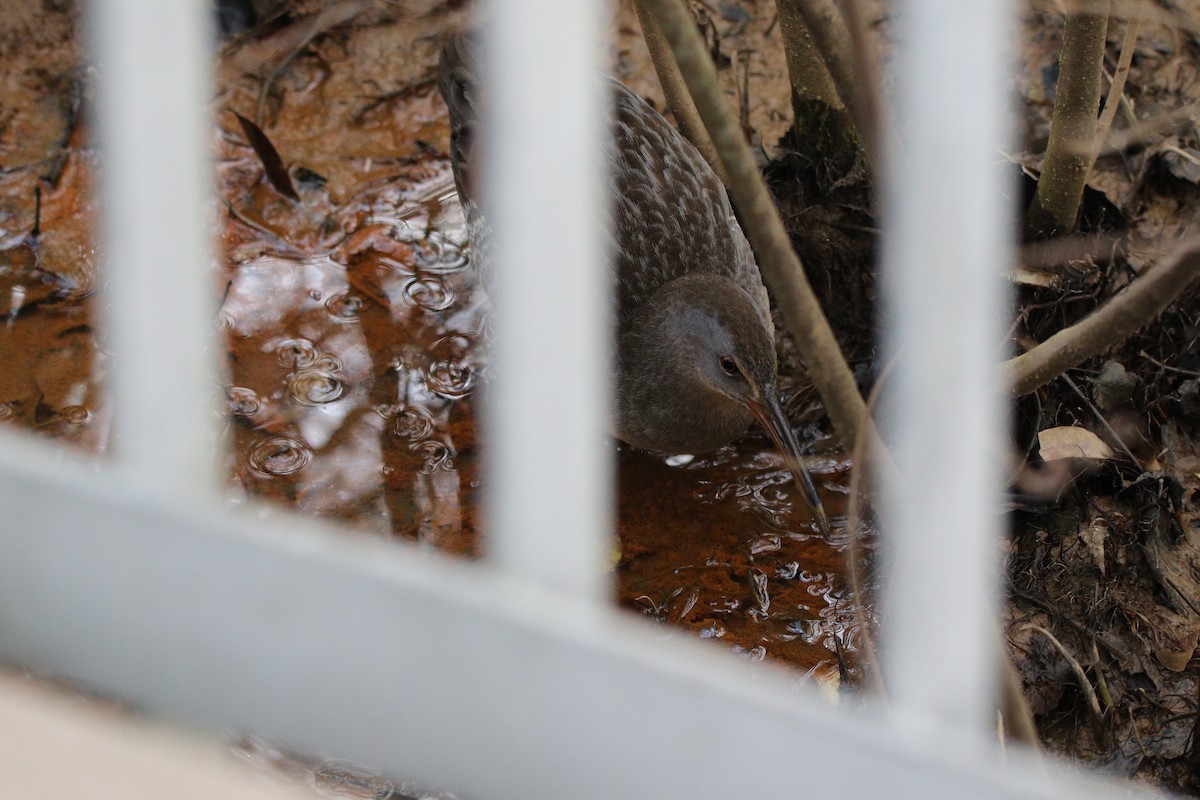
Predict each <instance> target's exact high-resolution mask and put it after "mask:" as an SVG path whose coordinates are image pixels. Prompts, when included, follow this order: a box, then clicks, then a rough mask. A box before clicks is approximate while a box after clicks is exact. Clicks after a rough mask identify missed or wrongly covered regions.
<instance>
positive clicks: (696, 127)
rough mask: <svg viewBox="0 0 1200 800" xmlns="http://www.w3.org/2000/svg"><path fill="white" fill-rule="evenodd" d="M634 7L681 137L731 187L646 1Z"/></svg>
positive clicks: (635, 4) (635, 3) (638, 1)
mask: <svg viewBox="0 0 1200 800" xmlns="http://www.w3.org/2000/svg"><path fill="white" fill-rule="evenodd" d="M633 6H634V9H635V10H636V11H637V17H638V22H640V23H641V25H642V38H644V39H645V40H646V47H647V48H648V49H649V50H650V60H651V61H653V62H654V71H655V72H656V73H657V74H658V83H659V85H660V86H662V90H663V95H664V96H666V98H667V105H668V106H669V107H670V109H671V113H672V114H674V115H675V123H676V124H677V125H678V126H679V131H680V133H682V134H683V135H684V137H685V138H687V140H688V141H689V142H691V143H692V144H693V145H695V147H696V149H697V150H699V151H700V155H701V156H703V157H704V160H705V161H707V162H708V165H709V166H710V167H712V168H713V171H714V172H716V173H717V177H719V178H720V179H721V182H722V183H725V184H728V183H729V180H728V179H727V178H726V177H725V165H724V164H722V163H721V159H720V158H718V157H717V151H716V148H715V147H713V143H712V139H710V138H709V136H708V131H707V130H705V128H704V122H703V120H701V119H700V115H699V114H698V113H697V112H696V104H695V103H693V102H692V96H691V95H690V94H688V90H687V84H685V83H684V81H683V75H681V74H680V73H679V65H678V64H676V63H675V57H674V56H672V55H671V46H670V45H669V44H667V40H666V39H665V38H663V34H662V30H661V29H660V28H659V27H658V23H657V22H655V20H654V16H653V15H652V14H650V13H649V12H648V11H647V10H646V1H645V0H634V4H633Z"/></svg>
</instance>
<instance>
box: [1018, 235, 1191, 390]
mask: <svg viewBox="0 0 1200 800" xmlns="http://www.w3.org/2000/svg"><path fill="white" fill-rule="evenodd" d="M1198 275H1200V236H1193V237H1190V238H1187V239H1184V240H1183V241H1182V242H1181V243H1179V244H1178V245H1176V247H1175V249H1174V250H1173V251H1172V252H1171V254H1170V255H1168V256H1167V257H1166V258H1164V259H1161V260H1160V261H1159V262H1158V263H1156V264H1154V265H1153V266H1151V267H1149V268H1148V269H1147V270H1146V271H1145V272H1144V273H1143V274H1142V275H1141V277H1139V278H1137V279H1136V280H1134V281H1133V282H1132V283H1131V284H1129V286H1128V287H1126V288H1125V290H1124V291H1122V292H1120V293H1119V294H1117V295H1115V296H1113V297H1112V298H1111V299H1109V301H1108V302H1107V303H1105V304H1104V305H1103V306H1101V307H1100V308H1098V309H1096V310H1095V311H1093V312H1092V313H1091V314H1090V315H1089V316H1087V317H1085V318H1084V319H1082V320H1080V321H1079V322H1077V323H1075V324H1074V325H1072V326H1071V327H1069V328H1066V329H1064V330H1061V331H1059V332H1058V333H1056V334H1054V335H1053V336H1051V337H1050V338H1049V339H1047V340H1046V341H1044V342H1042V343H1041V344H1039V345H1038V346H1036V347H1034V348H1032V349H1030V350H1029V351H1028V352H1026V353H1023V354H1021V355H1019V356H1017V357H1016V358H1011V359H1009V360H1008V361H1006V362H1004V363H1003V364H1001V365H1000V369H1001V372H1002V374H1003V377H1004V379H1005V381H1006V382H1007V383H1008V385H1009V386H1011V387H1012V391H1013V393H1014V394H1017V395H1023V394H1029V393H1030V392H1032V391H1033V390H1034V389H1037V388H1038V387H1040V386H1042V385H1044V384H1046V383H1047V382H1049V381H1050V380H1051V379H1053V378H1056V377H1058V376H1059V375H1061V374H1062V373H1064V372H1066V371H1067V370H1069V369H1071V368H1072V367H1076V366H1078V365H1079V364H1081V363H1082V362H1083V361H1085V360H1087V359H1089V358H1091V357H1092V356H1097V355H1100V354H1101V353H1103V352H1104V351H1106V350H1107V349H1108V348H1110V347H1112V346H1114V345H1116V344H1119V343H1121V342H1122V341H1124V340H1125V339H1126V338H1128V337H1129V336H1130V335H1131V334H1133V333H1134V332H1135V331H1136V330H1138V328H1141V327H1142V326H1143V325H1146V324H1148V323H1150V322H1152V321H1154V319H1156V318H1157V317H1158V315H1159V314H1161V313H1162V312H1163V309H1165V308H1166V307H1167V306H1169V305H1170V304H1171V303H1172V302H1173V301H1174V300H1175V298H1177V297H1179V295H1180V294H1181V293H1182V292H1183V291H1184V290H1185V289H1187V288H1188V287H1189V286H1191V285H1192V284H1193V283H1194V282H1195V280H1196V277H1197V276H1198Z"/></svg>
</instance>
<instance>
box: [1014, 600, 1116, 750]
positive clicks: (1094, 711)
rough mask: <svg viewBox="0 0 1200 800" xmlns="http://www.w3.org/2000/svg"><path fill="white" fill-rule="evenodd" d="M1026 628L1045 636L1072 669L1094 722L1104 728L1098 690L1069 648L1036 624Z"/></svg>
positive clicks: (1028, 625)
mask: <svg viewBox="0 0 1200 800" xmlns="http://www.w3.org/2000/svg"><path fill="white" fill-rule="evenodd" d="M1025 627H1027V628H1028V629H1029V630H1032V631H1037V632H1038V633H1040V634H1041V635H1042V636H1045V637H1046V640H1047V641H1048V642H1050V644H1051V645H1053V646H1054V649H1055V650H1057V651H1058V652H1059V654H1060V655H1061V656H1062V657H1063V659H1064V660H1065V661H1066V662H1067V666H1069V667H1070V668H1071V672H1072V673H1074V675H1075V683H1076V684H1078V685H1079V691H1080V693H1082V694H1083V697H1084V699H1085V700H1087V707H1088V711H1089V712H1091V715H1092V722H1094V723H1095V724H1096V726H1097V727H1100V726H1102V725H1103V724H1104V711H1103V709H1101V708H1100V700H1099V698H1097V697H1096V690H1095V689H1093V688H1092V682H1091V681H1089V680H1088V677H1087V673H1086V672H1085V671H1084V669H1083V665H1082V664H1080V663H1079V661H1078V660H1077V659H1076V658H1075V656H1073V655H1071V654H1070V653H1069V652H1067V648H1066V647H1065V646H1064V645H1063V643H1062V642H1060V641H1059V640H1058V639H1057V638H1056V637H1055V636H1054V634H1053V633H1051V632H1050V631H1048V630H1046V629H1045V628H1043V627H1042V626H1041V625H1035V624H1034V623H1032V622H1030V623H1026V626H1025Z"/></svg>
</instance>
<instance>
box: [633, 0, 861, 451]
mask: <svg viewBox="0 0 1200 800" xmlns="http://www.w3.org/2000/svg"><path fill="white" fill-rule="evenodd" d="M646 6H647V9H648V10H650V11H651V13H652V14H653V15H654V17H655V19H656V20H657V21H658V24H659V26H660V27H661V28H662V31H663V34H664V36H665V37H666V39H667V41H668V42H670V44H671V51H672V52H673V53H674V54H675V60H676V61H677V62H678V64H679V68H680V71H681V72H682V73H683V76H684V80H685V81H686V82H687V86H688V90H689V91H690V92H691V93H692V98H693V100H694V101H695V103H696V109H697V111H699V112H700V118H701V119H703V120H704V125H705V127H707V128H708V132H709V135H710V136H711V137H712V140H713V144H714V145H715V146H716V148H717V152H718V153H719V154H720V158H721V161H722V163H724V164H725V170H726V172H727V174H728V176H729V193H730V196H731V197H732V199H733V202H734V205H735V206H737V208H738V210H739V211H740V212H741V216H742V222H743V224H744V225H745V228H746V234H747V235H748V237H749V239H750V243H751V244H752V245H753V247H754V251H755V253H757V255H758V258H759V263H760V266H761V267H762V271H763V277H764V278H765V279H766V281H767V284H768V285H769V286H770V287H771V289H772V290H773V292H774V295H775V299H776V301H777V302H778V303H779V307H780V310H781V311H782V312H783V316H784V319H785V321H786V322H787V324H788V328H789V329H790V330H791V332H792V334H793V335H794V336H795V338H796V344H797V346H798V347H799V349H800V353H801V355H802V356H803V357H804V360H805V363H806V364H807V366H808V371H809V375H810V377H811V378H812V380H813V383H814V384H815V385H816V387H817V391H818V392H820V394H821V399H822V400H823V401H824V403H825V409H826V410H827V411H828V412H829V416H830V418H831V419H832V420H833V424H834V427H835V428H836V429H837V433H838V436H839V438H840V439H841V441H842V442H843V443H845V444H847V445H849V444H850V443H852V442H854V441H856V440H857V439H858V436H859V432H860V429H862V428H863V427H868V428H869V429H871V430H872V432H873V429H874V425H873V424H872V422H871V420H870V417H869V415H868V413H867V406H866V403H864V402H863V399H862V395H860V394H859V392H858V386H857V385H856V384H855V382H854V375H853V373H852V372H851V371H850V367H849V365H847V363H846V360H845V358H844V357H843V356H842V351H841V348H840V347H839V346H838V343H837V339H836V338H835V337H834V335H833V330H832V329H831V328H830V327H829V322H828V321H827V320H826V319H825V315H824V313H822V311H821V306H820V303H818V302H817V298H816V296H815V295H814V294H813V291H812V287H811V286H810V285H809V283H808V279H807V277H805V274H804V269H803V267H802V266H801V264H800V259H799V257H798V256H797V255H796V253H795V251H794V250H793V249H792V245H791V240H790V238H789V237H788V234H787V231H786V230H785V229H784V227H783V220H782V219H780V216H779V210H778V209H777V208H776V207H775V204H774V202H773V200H772V199H771V194H770V192H769V191H768V190H767V186H766V183H765V182H764V181H763V177H762V175H761V174H760V173H759V171H758V166H757V164H756V163H755V161H754V156H753V154H752V153H751V151H750V146H749V145H748V144H747V143H746V139H745V136H744V134H743V133H742V129H741V126H740V125H738V122H737V118H736V117H735V116H734V115H733V113H732V111H731V110H730V108H729V104H728V102H727V101H726V99H725V97H724V95H723V94H722V93H721V91H720V88H719V87H718V84H717V73H716V68H715V67H714V66H713V63H712V60H711V59H710V58H709V56H708V53H707V52H706V51H705V48H704V42H703V40H702V39H701V37H700V32H699V31H698V30H697V29H696V25H695V23H694V22H693V21H692V19H691V18H690V16H689V15H688V12H687V10H686V9H685V8H684V6H683V5H682V3H681V2H680V0H646ZM876 436H877V434H876ZM873 438H875V437H873Z"/></svg>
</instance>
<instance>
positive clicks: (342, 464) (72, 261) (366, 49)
mask: <svg viewBox="0 0 1200 800" xmlns="http://www.w3.org/2000/svg"><path fill="white" fill-rule="evenodd" d="M410 22H411V21H410ZM446 24H447V21H446V20H445V19H441V20H438V19H433V21H428V20H426V21H422V22H421V23H420V24H415V23H414V24H407V25H401V24H399V23H387V22H384V23H381V24H379V25H376V26H364V27H361V28H355V29H353V30H351V31H347V32H344V34H343V35H342V36H341V37H340V38H337V37H331V38H329V39H328V40H327V39H318V40H316V41H315V42H314V43H313V44H312V46H311V47H309V48H308V49H307V50H306V51H305V53H304V56H303V57H302V58H299V59H297V60H296V62H295V63H294V65H293V66H292V67H291V68H290V69H289V70H287V71H285V72H284V73H280V75H278V76H276V77H275V78H274V79H273V81H274V82H273V83H270V87H269V91H264V85H265V84H264V80H267V79H265V78H264V77H263V75H264V74H266V73H265V72H264V71H263V70H261V69H257V68H254V69H252V68H251V65H255V64H257V63H258V61H257V59H259V58H260V57H264V58H265V57H267V56H263V55H262V53H263V52H265V53H267V54H268V55H269V54H270V53H271V52H274V51H272V49H271V48H272V47H273V46H274V45H275V44H277V42H273V41H272V40H271V38H270V37H267V38H264V39H263V40H260V41H252V42H250V43H248V44H246V45H245V46H244V47H243V48H242V49H240V50H238V49H235V50H233V51H232V52H231V53H227V54H226V57H225V59H224V60H223V62H222V65H221V70H220V72H219V74H220V80H221V83H220V91H219V94H218V100H217V103H216V104H215V106H216V108H218V109H219V111H218V113H216V114H215V116H214V119H215V125H214V137H213V146H214V152H215V154H216V157H217V163H216V166H217V169H216V174H217V187H218V195H219V200H220V204H219V205H214V215H213V219H214V220H215V228H214V235H215V236H217V237H219V239H220V242H221V252H222V254H223V259H222V266H221V267H220V269H219V270H218V272H219V274H218V275H217V276H216V278H215V279H214V283H213V296H214V298H217V299H218V300H219V311H218V313H217V316H216V318H215V319H214V328H215V329H216V330H218V331H220V332H221V334H222V335H223V336H224V340H225V342H226V348H225V353H224V363H223V365H222V366H223V369H224V375H225V382H224V385H223V386H221V387H217V388H216V389H215V390H214V393H213V397H212V407H213V410H214V413H217V414H219V415H221V417H222V418H223V419H224V420H225V421H226V423H227V432H228V440H229V442H230V443H231V445H232V446H231V454H230V457H229V462H228V464H227V473H228V476H229V480H228V485H229V494H230V499H231V501H232V502H234V503H246V502H251V501H265V502H271V503H278V504H282V505H285V506H288V507H291V508H294V509H296V510H297V511H299V512H302V513H306V514H312V515H316V516H319V517H322V518H325V519H329V520H331V521H334V522H336V523H338V524H341V525H346V526H353V527H356V528H365V529H368V530H371V531H374V532H376V533H378V534H379V535H381V536H389V537H395V538H399V539H405V540H413V541H420V542H422V543H425V544H429V545H432V546H436V547H439V548H441V549H444V550H446V551H448V552H451V553H455V554H459V555H463V556H466V557H472V556H475V555H476V554H477V553H478V552H479V550H480V533H479V528H480V521H479V501H480V492H481V488H482V487H481V483H482V481H483V480H484V476H482V475H481V473H480V464H479V462H480V441H479V438H478V435H477V428H476V421H477V418H478V411H479V396H480V394H481V389H482V387H484V386H485V385H486V383H487V381H488V379H489V360H488V354H487V348H486V329H487V301H486V298H485V296H484V295H483V293H482V292H481V291H480V290H479V287H478V286H477V283H476V279H475V276H474V273H473V270H472V269H470V266H469V252H468V248H467V243H466V241H465V237H464V235H463V232H462V231H463V227H462V219H461V212H460V210H459V209H458V207H457V204H456V201H455V199H454V197H453V192H452V189H451V181H450V178H449V170H448V165H447V162H446V158H445V153H446V144H447V143H446V139H447V132H446V121H445V110H444V108H443V107H442V105H441V101H440V98H438V96H437V94H436V91H435V90H434V89H433V86H432V84H431V83H430V80H429V78H430V77H431V65H432V63H433V53H434V52H435V49H434V48H435V46H436V41H437V39H436V35H435V34H434V33H431V30H433V29H435V28H437V26H439V25H440V26H442V27H444V26H445V25H446ZM389 25H390V27H389ZM422 26H425V27H422ZM286 33H287V29H284V31H283V32H282V33H281V34H280V35H283V34H286ZM255 48H258V49H259V51H261V52H258V51H255ZM381 53H383V54H388V55H381ZM389 58H391V59H393V60H396V59H400V60H399V61H395V63H390V62H388V61H387V59H389ZM239 59H240V60H239ZM256 69H257V71H256ZM396 75H403V76H405V77H404V78H403V81H400V82H396V81H398V80H399V79H396V78H395V77H394V76H396ZM389 81H391V83H389ZM59 105H61V104H59ZM59 105H56V104H54V103H49V102H47V103H43V104H42V105H41V106H38V107H37V108H33V107H32V106H30V107H29V110H27V111H22V113H28V114H30V115H33V116H30V118H29V120H26V121H25V124H26V125H28V126H29V127H33V128H36V127H37V126H38V125H39V124H42V123H45V124H50V123H51V122H54V120H55V119H58V117H53V119H51V118H49V117H47V118H46V119H42V120H41V122H39V119H41V118H39V117H37V116H36V115H37V114H39V113H40V114H43V115H46V114H50V115H51V116H53V114H52V112H53V113H59V111H58V109H59ZM22 108H23V109H24V108H25V107H24V106H23V107H22ZM39 109H41V110H40V111H39ZM228 109H237V110H238V111H239V112H240V113H242V114H243V115H244V116H247V117H250V118H253V119H256V120H257V121H258V123H259V124H260V125H261V126H262V128H263V130H264V131H265V133H266V134H267V136H268V138H270V139H271V141H272V142H273V144H274V145H275V147H276V148H278V150H279V152H280V155H281V157H282V158H283V160H284V162H285V163H286V164H288V165H289V168H290V172H291V176H292V179H293V182H294V184H295V189H296V192H297V193H298V195H299V198H300V200H299V202H296V201H292V200H288V199H286V198H284V197H283V196H282V195H281V194H280V193H279V192H278V191H276V189H275V188H273V187H272V186H271V185H270V184H269V182H268V181H267V180H265V179H264V175H263V168H262V165H261V162H260V161H259V159H258V157H257V156H256V155H255V153H254V151H253V150H252V149H251V148H250V147H249V146H248V145H247V142H246V139H245V136H244V134H243V133H242V131H241V129H240V127H239V125H238V123H237V122H236V119H235V118H234V117H233V115H232V114H229V113H226V112H227V110H228ZM259 112H261V113H259ZM60 116H61V114H60ZM22 119H24V118H22ZM47 120H48V121H47ZM64 124H65V123H64ZM60 127H61V126H60ZM0 144H2V142H0ZM45 148H46V150H45V152H44V153H42V154H41V156H38V157H35V156H36V155H37V154H35V156H30V157H29V158H30V160H29V161H28V163H27V164H25V165H24V166H13V167H10V168H8V169H7V170H4V171H0V212H3V218H2V219H0V226H2V230H0V234H2V238H0V291H2V292H3V301H4V302H3V306H2V308H3V313H5V314H6V317H5V324H4V326H3V327H0V365H2V366H3V369H0V420H4V421H7V422H8V423H9V424H16V425H20V426H22V427H25V428H30V429H33V430H36V431H38V432H39V433H41V434H42V435H44V436H46V437H47V438H51V439H54V440H57V441H61V442H66V443H69V444H71V445H73V446H77V447H80V448H82V449H84V450H85V451H88V452H91V453H96V454H101V455H102V454H103V453H104V452H105V449H106V447H107V443H108V434H109V431H108V422H107V414H106V412H105V408H104V402H103V393H102V391H101V388H102V385H103V379H104V375H105V373H106V370H107V369H108V363H109V361H110V358H109V356H108V355H107V354H106V353H105V344H104V339H103V335H102V332H98V331H97V329H96V328H95V327H94V325H93V315H94V313H95V309H94V308H93V303H92V300H91V298H92V297H93V296H94V292H95V289H96V288H97V286H98V285H100V284H101V283H102V280H103V278H102V276H98V275H97V274H96V271H95V268H94V264H95V263H96V262H97V260H98V259H97V258H96V255H95V253H94V252H93V247H92V244H91V241H92V238H91V230H92V226H93V224H94V208H93V204H92V201H91V200H90V194H89V192H90V188H91V184H92V177H93V174H94V172H95V170H96V164H95V162H94V157H95V156H94V153H93V152H92V151H91V150H90V149H89V147H88V144H87V131H86V128H85V127H84V126H83V125H82V124H80V122H79V120H75V119H72V120H71V121H70V125H67V126H66V127H65V129H64V133H63V136H62V137H60V139H57V140H54V141H50V142H48V143H47V144H46V145H45ZM48 165H49V166H48ZM39 192H40V194H41V206H40V214H39V213H38V211H37V195H38V193H39ZM35 222H36V225H35ZM35 234H36V235H35ZM172 302H173V301H172ZM617 466H618V469H619V480H618V488H619V494H618V498H617V504H618V512H619V513H618V522H619V530H618V534H619V547H618V552H619V554H620V555H619V558H618V559H617V563H616V566H615V570H614V586H615V589H616V593H617V596H618V602H619V603H620V604H621V605H622V606H624V607H626V608H628V609H630V611H631V612H632V613H637V614H640V615H643V616H645V617H647V618H650V619H652V620H654V621H656V622H658V623H660V624H662V625H663V626H664V627H663V630H664V633H665V634H667V635H689V636H698V637H700V638H704V639H709V640H712V641H713V643H714V645H715V646H720V647H722V648H724V649H728V650H733V651H735V652H738V653H741V654H743V655H744V656H745V657H747V658H749V659H754V660H760V659H774V660H782V661H786V662H788V663H790V664H793V665H795V666H797V667H799V668H801V669H802V670H805V671H809V672H812V673H813V674H815V675H816V676H817V677H818V678H821V679H826V678H829V677H830V676H836V673H837V662H838V656H837V654H838V652H839V651H850V652H852V651H853V650H854V649H855V638H856V632H855V627H854V624H853V622H852V619H851V615H850V605H849V603H848V602H847V599H846V587H845V582H844V580H843V577H842V576H843V574H844V568H843V551H844V549H845V546H844V543H843V542H840V541H833V542H827V541H825V540H823V539H822V538H821V537H820V536H818V535H817V534H816V532H815V529H814V527H813V524H812V521H811V520H810V519H809V518H808V517H807V515H806V513H805V505H804V502H803V501H802V499H800V498H799V497H797V496H796V495H795V489H794V486H793V485H792V484H791V480H790V476H789V474H788V472H787V471H786V469H785V468H784V466H783V464H782V463H781V461H780V459H779V457H778V455H777V454H776V453H775V451H774V449H773V448H772V447H771V445H770V443H769V442H768V440H767V438H766V437H765V435H762V434H761V433H753V432H752V433H751V434H750V435H748V436H747V437H746V438H745V439H744V440H743V441H741V442H739V443H737V444H736V445H734V446H731V447H728V448H725V449H723V450H721V451H720V452H718V453H716V454H707V455H704V456H697V457H665V456H659V455H651V454H647V453H641V452H637V451H634V450H632V449H630V448H626V447H624V446H621V447H618V448H617ZM811 466H812V468H813V471H814V472H815V473H816V478H817V482H818V484H819V485H822V486H823V487H824V495H825V501H826V504H827V507H828V509H829V512H830V515H831V518H832V519H833V520H834V523H835V527H836V525H837V522H838V520H839V518H840V515H841V513H842V508H841V502H840V501H841V498H842V496H843V492H844V490H845V480H846V478H845V468H846V465H845V464H844V463H840V462H838V461H836V460H834V459H831V458H821V459H817V460H815V461H814V462H813V463H812V465H811Z"/></svg>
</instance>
